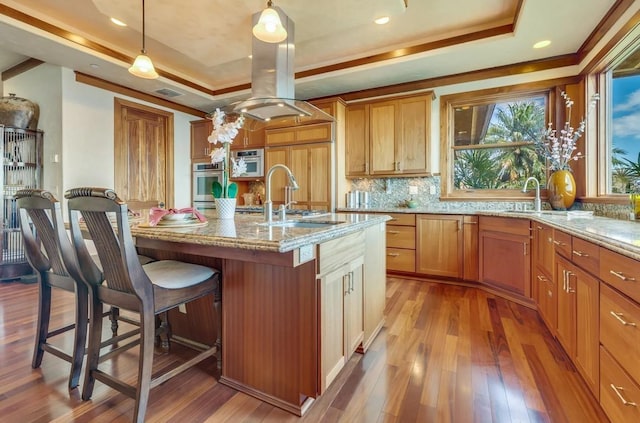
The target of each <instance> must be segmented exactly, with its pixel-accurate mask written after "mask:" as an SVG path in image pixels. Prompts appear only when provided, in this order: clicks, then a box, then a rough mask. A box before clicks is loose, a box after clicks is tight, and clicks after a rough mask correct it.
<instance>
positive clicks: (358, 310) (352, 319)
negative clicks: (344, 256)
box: [344, 258, 364, 360]
mask: <svg viewBox="0 0 640 423" xmlns="http://www.w3.org/2000/svg"><path fill="white" fill-rule="evenodd" d="M363 263H364V260H363V258H360V259H358V260H354V261H353V262H352V263H351V264H350V266H349V269H348V272H347V274H346V277H345V278H344V284H345V300H344V305H345V306H344V319H345V328H344V337H345V342H344V346H345V348H346V350H345V359H346V360H349V358H350V357H351V355H352V354H353V353H354V351H355V350H356V349H357V348H358V346H359V345H360V343H361V342H362V339H363V333H364V332H363V316H362V291H363V286H362V283H363V280H364V273H363V272H364V266H363Z"/></svg>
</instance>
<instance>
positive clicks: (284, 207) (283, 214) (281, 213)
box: [278, 200, 297, 222]
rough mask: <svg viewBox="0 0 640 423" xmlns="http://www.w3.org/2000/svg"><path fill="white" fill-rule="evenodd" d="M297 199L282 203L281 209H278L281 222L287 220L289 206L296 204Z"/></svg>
mask: <svg viewBox="0 0 640 423" xmlns="http://www.w3.org/2000/svg"><path fill="white" fill-rule="evenodd" d="M296 203H297V201H294V200H291V201H289V202H288V203H286V204H280V209H279V210H278V217H279V218H280V221H281V222H285V221H286V220H287V207H289V206H291V205H293V204H296Z"/></svg>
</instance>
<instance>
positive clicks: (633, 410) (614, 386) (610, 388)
mask: <svg viewBox="0 0 640 423" xmlns="http://www.w3.org/2000/svg"><path fill="white" fill-rule="evenodd" d="M625 402H626V404H625ZM631 403H633V405H632V404H631ZM600 405H601V406H602V408H603V409H604V411H605V413H607V416H608V417H609V419H610V420H611V421H612V422H616V423H625V422H634V423H635V422H639V421H640V406H639V405H640V388H638V385H637V384H635V383H634V381H633V380H631V378H630V377H629V376H628V375H627V374H626V373H625V371H624V370H623V369H622V368H621V367H620V366H619V365H618V363H616V361H615V360H614V359H613V358H612V357H611V356H610V355H609V353H608V352H607V350H606V349H604V348H602V347H600Z"/></svg>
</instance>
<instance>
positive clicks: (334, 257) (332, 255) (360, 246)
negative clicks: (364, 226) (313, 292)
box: [318, 231, 365, 275]
mask: <svg viewBox="0 0 640 423" xmlns="http://www.w3.org/2000/svg"><path fill="white" fill-rule="evenodd" d="M364 245H365V242H364V231H360V232H356V233H353V234H350V235H346V236H343V237H342V238H336V239H332V240H330V241H327V242H323V243H322V244H320V245H319V246H318V273H319V274H320V275H324V274H326V273H327V272H331V271H333V270H335V269H337V268H339V267H340V266H342V265H344V264H347V263H350V262H351V261H353V260H355V259H356V258H358V257H360V256H362V255H364Z"/></svg>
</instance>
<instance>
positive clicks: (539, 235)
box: [533, 222, 555, 277]
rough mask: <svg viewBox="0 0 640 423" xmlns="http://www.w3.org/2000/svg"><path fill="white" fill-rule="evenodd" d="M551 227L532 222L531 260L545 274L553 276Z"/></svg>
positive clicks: (553, 254)
mask: <svg viewBox="0 0 640 423" xmlns="http://www.w3.org/2000/svg"><path fill="white" fill-rule="evenodd" d="M553 231H554V230H553V228H551V227H550V226H547V225H544V224H542V223H538V222H534V223H533V248H534V250H533V252H534V254H533V261H534V263H535V264H536V265H537V266H538V267H539V268H540V269H541V270H542V272H544V273H545V275H547V277H552V276H553V258H554V256H555V251H554V244H553V236H554V234H553Z"/></svg>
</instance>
